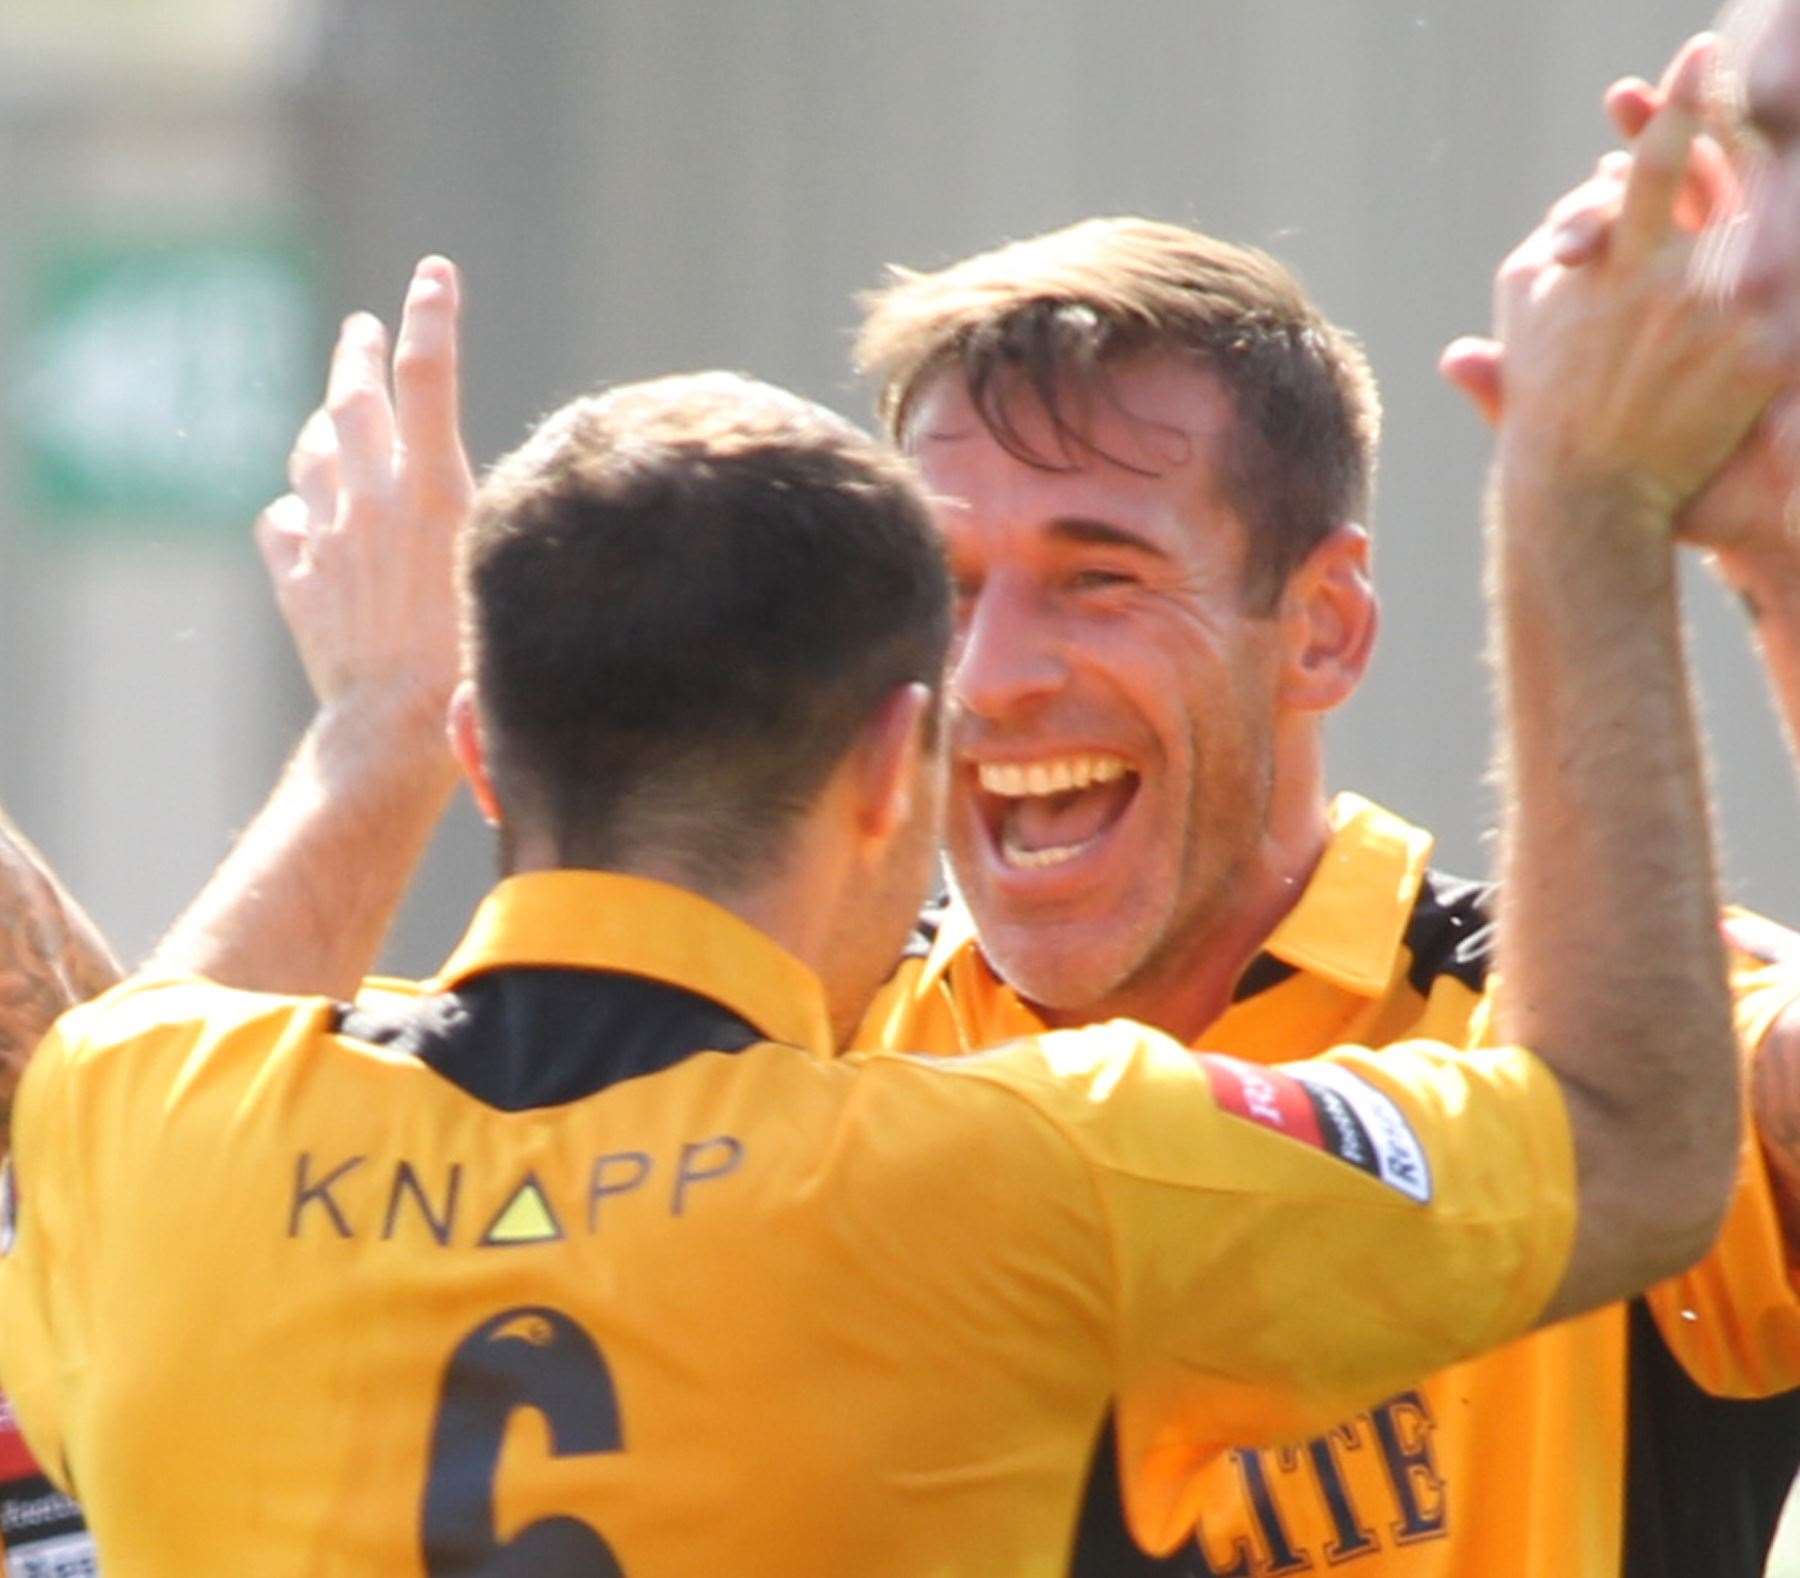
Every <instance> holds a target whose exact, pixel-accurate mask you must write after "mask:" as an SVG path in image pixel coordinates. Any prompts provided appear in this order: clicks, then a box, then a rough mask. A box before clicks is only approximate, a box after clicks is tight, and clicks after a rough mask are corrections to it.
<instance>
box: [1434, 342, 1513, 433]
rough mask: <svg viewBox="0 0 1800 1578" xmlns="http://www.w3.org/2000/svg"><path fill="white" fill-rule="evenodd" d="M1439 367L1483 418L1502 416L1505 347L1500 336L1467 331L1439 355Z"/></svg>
mask: <svg viewBox="0 0 1800 1578" xmlns="http://www.w3.org/2000/svg"><path fill="white" fill-rule="evenodd" d="M1438 371H1439V372H1440V373H1442V374H1443V375H1444V377H1445V378H1446V379H1447V380H1448V381H1449V382H1450V383H1451V384H1452V385H1454V386H1455V387H1456V388H1457V389H1459V390H1461V391H1462V393H1463V394H1464V395H1465V396H1467V397H1468V399H1469V401H1470V403H1471V404H1472V405H1473V406H1474V407H1475V409H1476V411H1477V412H1478V413H1479V415H1480V416H1481V419H1482V420H1483V421H1484V422H1487V423H1490V424H1492V423H1495V422H1498V421H1499V420H1500V404H1501V350H1500V342H1499V341H1498V340H1489V339H1484V338H1482V337H1480V336H1479V335H1473V334H1466V335H1464V336H1463V337H1462V338H1461V339H1458V340H1452V341H1451V342H1450V343H1449V344H1448V345H1447V346H1445V347H1444V354H1443V355H1442V356H1440V357H1439V358H1438Z"/></svg>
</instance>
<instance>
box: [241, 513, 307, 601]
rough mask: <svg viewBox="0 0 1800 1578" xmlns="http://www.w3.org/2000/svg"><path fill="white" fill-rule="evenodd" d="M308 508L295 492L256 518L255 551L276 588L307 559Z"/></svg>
mask: <svg viewBox="0 0 1800 1578" xmlns="http://www.w3.org/2000/svg"><path fill="white" fill-rule="evenodd" d="M306 523H307V507H306V505H305V503H304V502H303V501H302V500H301V499H299V498H298V497H297V496H295V495H294V494H292V493H284V494H282V495H281V497H280V498H278V499H276V500H274V502H272V503H271V504H270V505H269V506H268V507H267V508H266V509H264V510H263V512H262V514H260V515H258V516H257V517H256V529H255V535H256V551H257V552H258V553H259V554H261V555H262V562H263V568H264V569H265V570H267V571H268V572H269V579H270V580H271V581H272V582H273V583H274V584H275V585H276V587H277V588H279V587H280V586H281V584H282V583H283V582H284V581H285V580H287V578H288V577H289V576H291V575H292V574H293V573H294V571H295V570H296V569H297V568H298V567H299V565H300V563H301V561H302V560H303V559H304V558H305V557H306V552H307V544H308V542H309V540H310V537H309V533H308V531H307V525H306Z"/></svg>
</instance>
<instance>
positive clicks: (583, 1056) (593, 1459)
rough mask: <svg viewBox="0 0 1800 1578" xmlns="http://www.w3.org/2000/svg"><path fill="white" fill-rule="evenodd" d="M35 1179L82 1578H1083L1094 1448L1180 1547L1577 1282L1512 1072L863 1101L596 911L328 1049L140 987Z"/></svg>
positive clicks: (61, 1089)
mask: <svg viewBox="0 0 1800 1578" xmlns="http://www.w3.org/2000/svg"><path fill="white" fill-rule="evenodd" d="M14 1162H15V1165H16V1167H17V1174H18V1181H19V1186H20V1192H19V1197H18V1207H17V1219H16V1236H15V1237H14V1239H13V1240H12V1241H11V1246H10V1251H9V1253H8V1254H7V1255H6V1257H5V1258H4V1259H3V1260H0V1379H3V1380H4V1383H5V1385H6V1386H7V1388H8V1390H9V1392H10V1393H11V1394H12V1396H13V1398H14V1402H15V1405H16V1407H17V1409H18V1412H19V1417H20V1419H21V1421H22V1423H23V1424H24V1426H25V1430H26V1433H27V1436H28V1438H29V1439H30V1441H31V1443H32V1445H33V1447H34V1448H35V1449H36V1450H37V1452H38V1453H39V1455H40V1457H41V1458H42V1459H43V1461H44V1462H45V1463H46V1464H47V1465H49V1467H50V1471H51V1473H52V1475H53V1477H54V1478H55V1479H56V1480H57V1482H58V1483H59V1484H61V1485H62V1486H64V1487H65V1488H72V1489H73V1490H74V1491H75V1492H76V1493H77V1494H78V1495H79V1496H80V1498H81V1499H82V1501H83V1504H84V1506H85V1508H86V1510H87V1512H88V1514H89V1517H90V1519H91V1521H92V1525H93V1528H94V1530H95V1533H96V1536H97V1538H98V1540H99V1543H100V1549H101V1554H102V1559H103V1561H104V1563H105V1565H106V1571H107V1574H108V1578H131V1575H133V1574H142V1573H152V1572H157V1573H161V1572H188V1571H213V1572H255V1573H257V1574H258V1575H259V1578H262V1575H272V1578H279V1575H284V1574H290V1573H291V1574H299V1573H307V1574H318V1573H326V1574H335V1573H358V1574H367V1573H377V1572H379V1573H383V1574H389V1573H395V1574H404V1573H426V1574H435V1573H448V1572H459V1573H470V1572H479V1571H490V1570H498V1569H497V1567H495V1566H494V1565H493V1564H495V1563H497V1562H499V1561H500V1560H502V1557H501V1555H500V1552H501V1550H502V1549H503V1548H504V1549H505V1551H506V1557H505V1558H504V1559H505V1560H507V1561H508V1562H509V1563H510V1565H509V1566H508V1568H507V1570H509V1571H520V1572H530V1573H532V1574H533V1575H534V1578H556V1575H559V1574H562V1573H569V1574H575V1573H580V1574H584V1575H587V1574H595V1573H606V1572H612V1571H618V1570H622V1571H624V1572H627V1573H630V1574H632V1575H633V1578H645V1575H655V1574H701V1573H705V1574H711V1573H720V1572H733V1573H740V1574H756V1573H770V1574H774V1573H780V1574H794V1573H821V1574H822V1573H845V1574H848V1573H856V1574H859V1575H862V1574H883V1573H893V1574H907V1575H916V1574H922V1573H942V1574H964V1573H966V1574H971V1575H975V1574H981V1575H987V1574H997V1573H1007V1574H1038V1573H1041V1574H1046V1575H1048V1574H1060V1573H1062V1572H1065V1571H1066V1570H1067V1568H1068V1564H1069V1560H1070V1550H1071V1531H1072V1530H1073V1529H1074V1527H1075V1523H1076V1513H1077V1508H1078V1505H1079V1503H1080V1498H1081V1496H1082V1493H1083V1490H1084V1486H1085V1483H1086V1477H1087V1472H1088V1466H1089V1456H1090V1452H1091V1448H1092V1441H1093V1437H1094V1433H1095V1431H1096V1429H1097V1428H1098V1425H1099V1421H1100V1420H1101V1418H1102V1416H1103V1415H1105V1414H1106V1413H1107V1412H1108V1411H1109V1408H1110V1407H1111V1406H1112V1404H1113V1402H1114V1400H1116V1403H1117V1418H1118V1435H1119V1439H1120V1442H1121V1461H1122V1462H1123V1463H1124V1464H1125V1468H1124V1471H1123V1475H1122V1481H1123V1486H1124V1491H1123V1494H1124V1498H1125V1500H1126V1502H1127V1503H1128V1504H1129V1508H1130V1512H1129V1516H1130V1518H1131V1520H1132V1524H1133V1527H1134V1528H1135V1529H1136V1530H1137V1532H1138V1534H1139V1536H1140V1537H1141V1538H1143V1539H1145V1540H1146V1541H1148V1542H1150V1543H1155V1542H1157V1541H1162V1542H1165V1543H1173V1542H1175V1541H1178V1540H1179V1539H1180V1538H1181V1535H1182V1532H1183V1530H1184V1529H1186V1528H1187V1527H1189V1526H1191V1520H1192V1508H1191V1505H1190V1501H1191V1496H1192V1493H1193V1491H1194V1488H1195V1486H1196V1485H1197V1484H1198V1483H1199V1480H1198V1477H1197V1476H1199V1475H1201V1474H1202V1473H1203V1470H1204V1465H1205V1464H1206V1463H1207V1462H1208V1461H1210V1460H1211V1459H1212V1458H1213V1457H1214V1456H1215V1455H1216V1453H1217V1452H1218V1450H1219V1449H1220V1448H1221V1447H1222V1446H1223V1445H1224V1444H1225V1442H1226V1441H1228V1440H1233V1439H1275V1438H1277V1437H1281V1436H1288V1435H1292V1434H1295V1433H1296V1432H1299V1431H1303V1430H1304V1429H1306V1428H1308V1427H1314V1426H1317V1425H1318V1424H1321V1423H1323V1422H1324V1421H1325V1420H1326V1419H1329V1418H1331V1417H1334V1416H1335V1415H1336V1414H1337V1413H1339V1412H1341V1411H1343V1410H1344V1409H1345V1408H1347V1407H1348V1406H1351V1401H1352V1399H1356V1400H1360V1399H1362V1398H1366V1397H1367V1396H1370V1395H1378V1394H1379V1392H1380V1391H1381V1390H1382V1389H1384V1388H1390V1387H1391V1386H1393V1385H1395V1384H1398V1383H1399V1381H1400V1380H1401V1378H1402V1377H1404V1376H1405V1375H1407V1374H1409V1373H1412V1372H1415V1371H1418V1370H1421V1369H1424V1368H1427V1367H1429V1366H1430V1365H1431V1364H1433V1363H1436V1362H1441V1361H1442V1360H1443V1359H1444V1358H1446V1357H1447V1356H1448V1355H1449V1354H1451V1353H1460V1352H1464V1351H1467V1350H1469V1349H1471V1348H1473V1347H1476V1346H1479V1345H1482V1344H1486V1343H1492V1342H1495V1341H1500V1340H1503V1339H1504V1338H1506V1337H1507V1336H1509V1335H1511V1334H1513V1333H1516V1332H1517V1331H1519V1330H1521V1329H1523V1328H1524V1326H1525V1325H1527V1324H1528V1323H1529V1322H1530V1320H1531V1319H1532V1318H1533V1316H1534V1315H1535V1313H1536V1312H1537V1311H1538V1310H1539V1309H1541V1307H1542V1305H1543V1303H1544V1301H1545V1299H1546V1298H1547V1296H1548V1294H1549V1292H1550V1290H1551V1288H1552V1287H1553V1286H1554V1284H1555V1283H1556V1281H1557V1279H1558V1277H1559V1276H1560V1275H1561V1272H1562V1269H1563V1267H1564V1264H1565V1261H1566V1255H1567V1247H1568V1242H1569V1238H1570V1235H1571V1232H1572V1204H1571V1202H1572V1193H1573V1180H1572V1176H1571V1157H1570V1152H1569V1141H1568V1134H1567V1129H1566V1120H1565V1117H1564V1113H1563V1109H1562V1103H1561V1100H1560V1096H1559V1095H1558V1093H1557V1091H1556V1088H1555V1084H1554V1081H1553V1080H1552V1079H1551V1078H1550V1076H1549V1075H1548V1073H1547V1071H1546V1070H1544V1069H1543V1068H1542V1066H1541V1065H1539V1064H1538V1063H1537V1062H1536V1060H1535V1059H1533V1058H1531V1057H1530V1056H1529V1055H1528V1054H1526V1053H1523V1052H1518V1051H1513V1050H1505V1049H1497V1050H1494V1051H1492V1052H1490V1053H1487V1054H1484V1055H1483V1056H1482V1057H1480V1058H1478V1059H1475V1060H1468V1059H1464V1058H1461V1057H1454V1056H1451V1055H1449V1054H1448V1053H1447V1051H1446V1049H1443V1048H1433V1047H1431V1046H1429V1045H1427V1044H1417V1045H1415V1046H1414V1047H1412V1048H1410V1049H1408V1050H1406V1051H1403V1052H1399V1053H1394V1054H1389V1055H1387V1056H1385V1057H1383V1058H1382V1059H1380V1060H1376V1059H1374V1058H1372V1057H1371V1056H1370V1055H1368V1054H1366V1053H1358V1052H1356V1051H1353V1050H1351V1051H1345V1052H1343V1053H1341V1054H1340V1055H1338V1056H1337V1057H1336V1058H1335V1059H1334V1060H1333V1061H1332V1062H1331V1064H1330V1065H1329V1066H1327V1065H1325V1064H1318V1065H1314V1066H1313V1067H1311V1068H1309V1069H1308V1070H1306V1071H1304V1072H1303V1074H1301V1075H1293V1074H1290V1073H1288V1072H1286V1071H1283V1070H1280V1069H1261V1068H1257V1067H1253V1066H1252V1065H1249V1064H1247V1063H1241V1062H1234V1061H1231V1060H1227V1059H1219V1058H1214V1059H1201V1058H1195V1057H1193V1056H1191V1055H1190V1054H1189V1053H1187V1052H1186V1051H1185V1050H1184V1049H1182V1048H1180V1047H1178V1046H1176V1045H1175V1044H1174V1043H1172V1042H1170V1041H1168V1040H1167V1039H1166V1038H1163V1037H1160V1036H1158V1035H1156V1034H1155V1033H1154V1032H1149V1031H1145V1030H1142V1029H1140V1028H1139V1027H1135V1026H1129V1025H1110V1026H1101V1027H1096V1028H1095V1029H1093V1030H1091V1031H1084V1032H1078V1033H1074V1034H1061V1035H1051V1036H1045V1037H1041V1038H1037V1039H1035V1040H1033V1041H1030V1042H1026V1043H1021V1044H1017V1045H1015V1046H1013V1047H1010V1048H1007V1049H1004V1050H1001V1051H999V1052H995V1053H990V1054H987V1055H984V1056H980V1057H972V1058H959V1059H953V1060H942V1059H921V1058H913V1057H906V1056H899V1055H885V1054H871V1055H866V1056H865V1055H855V1056H851V1057H845V1058H836V1057H833V1056H831V1055H830V1048H829V1045H828V1043H827V1039H826V1017H825V1009H824V999H823V996H822V994H821V992H820V989H819V986H818V983H817V982H816V981H815V980H813V978H812V977H811V976H810V975H809V974H808V973H807V972H806V970H805V969H804V968H803V967H802V966H800V965H799V964H798V963H797V962H796V961H795V960H793V959H792V958H790V957H789V956H788V955H787V954H785V953H784V952H783V951H782V950H781V949H780V948H778V947H777V946H776V945H775V944H774V943H773V942H772V941H770V939H768V938H767V937H765V936H762V935H761V934H759V933H758V932H756V931H754V930H753V929H752V928H750V927H749V926H748V925H746V924H745V923H744V922H742V921H741V920H738V919H737V918H736V917H734V916H732V915H730V914H728V913H727V912H725V911H723V910H720V909H718V908H716V907H714V906H712V905H709V904H707V903H706V902H705V901H703V900H700V899H698V898H695V897H693V896H692V895H689V894H686V893H683V892H680V891H678V890H676V889H673V888H667V887H664V886H661V885H660V884H656V883H650V882H644V881H638V880H634V879H630V878H625V877H618V876H607V875H601V874H596V873H573V872H562V873H552V874H537V875H529V876H523V877H519V878H514V879H512V880H510V881H508V882H506V883H503V884H502V885H501V886H500V887H499V888H498V889H497V890H496V891H495V893H494V894H493V895H492V896H491V897H490V898H489V899H488V901H487V902H486V904H484V906H483V908H482V910H481V911H480V912H479V914H478V915H477V917H476V919H475V921H474V924H473V925H472V927H471V929H470V932H469V935H468V938H467V940H466V941H465V942H464V944H463V945H462V946H461V947H460V948H459V949H458V950H457V951H456V953H455V955H454V956H453V957H452V959H451V961H450V963H449V964H448V965H447V966H446V968H445V969H444V971H443V972H441V973H440V975H439V976H438V977H436V978H435V979H434V980H431V981H428V982H425V983H422V984H421V985H419V986H416V987H408V986H404V985H403V984H401V983H385V984H384V985H383V987H382V988H381V989H380V990H378V991H373V992H371V993H369V994H367V995H366V996H365V998H364V999H362V1000H360V1001H359V1003H358V1004H357V1005H355V1006H354V1007H349V1006H346V1005H341V1004H334V1003H331V1002H329V1001H326V1000H323V999H296V998H283V997H273V996H263V995H258V994H253V993H245V992H233V991H228V990H225V989H223V988H220V987H217V986H213V985H209V984H207V983H204V982H197V981H192V980H188V981H163V982H155V981H137V982H131V983H127V984H126V985H124V986H122V987H120V988H118V989H116V990H115V991H113V992H112V993H109V994H107V995H106V996H105V997H103V998H101V999H99V1000H97V1001H96V1002H95V1003H93V1004H90V1005H88V1006H86V1007H84V1008H81V1009H78V1010H76V1011H75V1012H73V1013H72V1014H70V1015H69V1016H67V1017H66V1018H65V1019H64V1020H63V1021H61V1023H60V1024H59V1026H58V1028H57V1029H56V1031H54V1032H53V1034H52V1037H51V1039H50V1040H49V1041H48V1042H47V1043H46V1045H45V1046H44V1047H43V1048H42V1050H41V1051H40V1052H39V1054H38V1055H37V1057H36V1059H35V1060H34V1061H33V1064H32V1066H31V1069H30V1071H29V1073H28V1074H27V1076H26V1078H25V1081H24V1084H23V1088H22V1090H21V1092H20V1096H19V1102H18V1108H17V1117H16V1129H15V1150H14ZM1403 1278H1418V1279H1419V1280H1420V1281H1421V1282H1422V1283H1425V1284H1427V1285H1428V1286H1429V1288H1430V1295H1431V1296H1430V1299H1429V1301H1428V1302H1427V1301H1423V1300H1421V1301H1419V1302H1417V1303H1413V1304H1411V1306H1410V1308H1404V1307H1401V1306H1400V1305H1399V1304H1398V1303H1397V1301H1396V1299H1395V1298H1394V1296H1393V1293H1392V1291H1391V1290H1392V1288H1393V1287H1395V1286H1396V1285H1397V1284H1398V1283H1399V1282H1400V1281H1401V1280H1402V1279H1403ZM1227 1292H1228V1293H1229V1296H1225V1295H1226V1294H1227Z"/></svg>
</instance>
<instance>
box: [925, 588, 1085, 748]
mask: <svg viewBox="0 0 1800 1578" xmlns="http://www.w3.org/2000/svg"><path fill="white" fill-rule="evenodd" d="M1067 679H1068V666H1067V664H1066V662H1065V661H1064V659H1063V655H1062V646H1061V641H1060V638H1059V635H1058V632H1057V630H1056V627H1055V619H1054V614H1053V611H1052V610H1051V609H1050V608H1048V607H1047V606H1046V605H1045V602H1044V599H1043V598H1042V597H1041V596H1039V595H1038V594H1037V593H1036V592H1035V591H1034V590H1033V588H1032V587H1031V586H1030V585H1029V584H1027V583H1026V582H1025V581H1023V580H1022V579H1021V578H1018V577H1014V576H1009V575H1004V574H1001V575H989V576H988V577H987V579H986V580H984V581H983V582H982V584H981V586H980V588H979V589H978V590H977V591H976V592H975V593H973V595H972V598H971V600H970V602H969V603H968V604H967V605H966V606H965V608H964V611H963V615H962V621H961V628H960V629H959V630H958V632H957V643H956V651H955V655H954V658H953V660H952V663H951V667H950V694H951V695H952V697H954V698H955V700H956V702H957V703H958V704H959V705H960V706H961V707H962V708H963V710H964V711H966V712H970V713H973V714H974V715H975V716H977V717H980V718H984V719H986V720H988V721H989V722H995V723H998V722H1004V721H1006V720H1009V719H1011V718H1014V717H1016V716H1017V715H1018V714H1019V713H1020V712H1022V711H1028V710H1029V709H1030V708H1031V707H1032V706H1033V705H1035V704H1036V703H1039V702H1041V701H1043V700H1044V699H1045V698H1047V697H1049V696H1052V695H1054V694H1055V693H1056V692H1057V691H1058V690H1060V689H1061V688H1062V686H1063V685H1064V683H1065V682H1066V681H1067Z"/></svg>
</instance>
